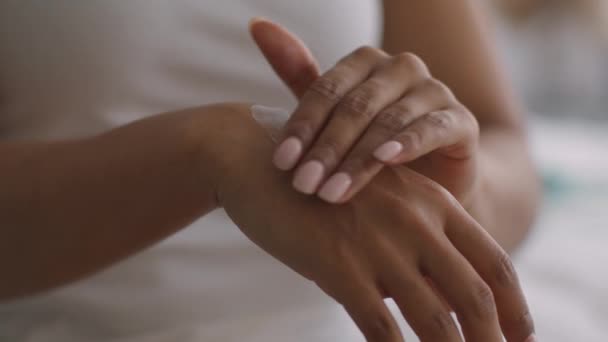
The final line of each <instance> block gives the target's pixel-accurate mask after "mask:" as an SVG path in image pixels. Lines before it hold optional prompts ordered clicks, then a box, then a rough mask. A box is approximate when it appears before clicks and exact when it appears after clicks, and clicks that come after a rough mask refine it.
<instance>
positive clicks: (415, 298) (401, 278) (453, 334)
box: [382, 259, 462, 342]
mask: <svg viewBox="0 0 608 342" xmlns="http://www.w3.org/2000/svg"><path fill="white" fill-rule="evenodd" d="M387 260H391V259H387ZM386 264H387V268H388V272H386V273H387V274H386V276H385V277H384V279H383V281H382V285H383V287H384V288H385V289H386V290H387V291H388V293H389V295H390V296H391V297H392V298H393V299H394V300H395V303H396V304H397V306H398V307H399V309H400V310H401V313H402V314H403V317H404V318H405V319H406V320H407V322H408V323H409V324H410V326H411V328H412V329H413V330H414V332H415V333H416V335H418V337H419V338H420V340H421V341H446V342H452V341H462V339H461V337H460V332H459V331H458V328H457V327H456V324H455V323H454V320H453V319H452V316H451V315H450V312H449V310H448V309H447V307H446V305H444V304H443V303H442V301H441V300H440V298H439V297H438V296H437V295H436V294H435V292H434V291H433V289H432V288H431V287H430V286H429V284H428V283H427V281H426V280H425V279H424V278H423V276H422V275H421V274H420V272H419V271H418V270H414V269H409V268H408V267H407V266H404V265H403V264H397V263H391V262H389V261H387V262H386ZM396 270H398V271H396Z"/></svg>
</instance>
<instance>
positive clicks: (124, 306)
mask: <svg viewBox="0 0 608 342" xmlns="http://www.w3.org/2000/svg"><path fill="white" fill-rule="evenodd" d="M296 4H297V5H296ZM379 7H380V3H379V2H378V0H356V1H352V0H332V1H325V0H307V1H298V2H295V1H281V0H256V1H251V0H231V1H211V0H86V1H74V0H54V1H52V2H47V1H36V0H2V1H1V2H0V139H2V140H9V139H10V140H19V139H37V140H41V139H42V140H50V139H58V138H69V137H78V136H86V135H90V134H95V133H98V132H101V131H105V130H108V129H111V128H113V127H116V126H119V125H124V124H126V123H128V122H130V121H133V120H137V119H141V118H144V117H146V116H149V115H153V114H156V113H161V112H165V111H169V110H174V109H179V108H185V107H190V106H198V105H201V104H205V103H212V102H222V101H248V102H254V103H259V104H264V105H270V106H283V107H288V108H289V107H291V106H293V100H290V99H291V96H290V95H289V93H288V91H287V90H286V89H285V87H284V86H283V85H282V84H281V83H280V82H279V81H278V79H277V78H276V76H275V75H274V74H273V73H272V71H271V69H270V68H269V67H268V66H267V65H266V63H265V61H264V60H263V58H262V57H261V55H260V53H259V52H258V51H257V50H256V48H255V46H254V44H253V43H252V42H251V40H250V38H249V36H248V32H247V24H248V21H249V19H250V18H251V17H253V16H258V15H261V16H265V17H267V18H271V19H273V20H276V21H278V22H279V23H283V24H285V25H286V26H287V27H289V28H290V29H291V30H293V31H294V32H295V33H296V34H298V35H299V36H300V37H302V39H303V40H304V41H305V42H306V43H308V44H309V45H310V47H311V49H312V51H313V52H314V54H315V55H316V56H317V57H318V58H319V60H320V64H321V66H322V67H323V68H327V67H329V66H330V65H331V64H333V63H334V62H335V61H336V60H337V59H338V58H340V57H342V56H343V55H345V54H347V53H348V52H350V51H351V50H353V49H354V48H356V47H357V46H360V45H363V44H372V45H377V43H378V41H379V35H380V23H381V18H380V10H379V9H380V8H379ZM358 340H361V336H360V334H359V333H358V332H357V330H356V329H355V327H354V325H353V324H352V323H351V322H350V320H349V319H348V317H347V315H346V314H345V313H344V312H343V310H342V309H341V308H340V307H339V306H338V305H336V304H335V303H334V302H333V301H332V300H331V299H329V298H328V297H327V296H325V295H324V294H323V293H322V292H321V291H320V290H319V289H317V288H316V287H315V286H314V285H313V284H311V283H309V282H307V281H306V280H304V279H303V278H302V277H300V276H299V275H297V274H295V273H294V272H292V271H291V270H289V269H288V268H287V267H285V266H283V265H282V264H280V263H279V262H277V261H275V260H274V259H273V258H271V257H270V256H268V255H266V254H265V253H264V252H262V251H261V250H260V249H259V248H257V247H256V246H255V245H254V244H252V243H251V242H250V241H248V240H247V239H246V238H245V237H244V236H243V234H241V233H240V231H239V230H238V228H236V227H235V226H234V225H233V224H232V223H231V222H230V221H229V219H228V218H227V217H226V216H225V215H224V213H223V212H222V211H217V212H215V213H212V214H211V215H208V216H207V217H205V218H203V219H201V220H199V221H198V222H196V223H195V224H193V225H192V226H191V227H189V228H187V229H185V230H184V231H182V232H180V233H178V234H176V235H174V236H173V237H171V238H169V239H168V240H166V241H164V242H162V243H160V244H158V245H156V246H155V247H152V248H150V249H148V250H146V251H144V252H141V253H139V254H137V255H135V256H133V257H131V258H129V259H128V260H126V261H123V262H121V263H119V264H117V265H114V266H113V267H111V268H109V269H107V270H105V271H103V272H101V273H99V274H97V275H95V276H92V277H90V278H88V279H85V280H82V281H80V282H77V283H74V284H71V285H69V286H66V287H63V288H61V289H57V290H54V291H51V292H48V293H44V294H41V295H38V296H35V297H31V298H27V299H24V300H18V301H14V302H9V303H2V304H0V341H27V342H39V341H40V342H82V341H113V342H140V341H141V342H143V341H146V342H156V341H159V342H160V341H162V342H168V341H180V342H190V341H197V342H201V341H249V342H252V341H260V342H261V341H358Z"/></svg>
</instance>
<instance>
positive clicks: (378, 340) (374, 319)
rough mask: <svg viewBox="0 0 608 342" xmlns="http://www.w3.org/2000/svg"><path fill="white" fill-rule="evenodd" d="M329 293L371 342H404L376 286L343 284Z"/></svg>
mask: <svg viewBox="0 0 608 342" xmlns="http://www.w3.org/2000/svg"><path fill="white" fill-rule="evenodd" d="M339 286H340V288H339V289H334V290H333V291H327V290H326V292H328V293H329V294H330V295H331V296H332V297H334V298H335V299H336V300H337V301H338V302H339V303H340V304H342V306H343V307H344V309H345V310H346V312H347V313H348V315H349V316H350V317H351V318H352V319H353V321H354V322H355V324H356V325H357V326H358V327H359V329H360V330H361V332H362V333H363V335H364V336H365V338H366V340H367V341H368V342H403V337H402V335H401V331H400V329H399V326H398V325H397V323H396V322H395V319H394V318H393V316H392V314H391V312H390V311H389V310H388V308H387V307H386V305H385V304H384V300H383V298H382V296H381V295H380V292H379V291H378V289H377V288H376V287H375V286H374V285H366V284H364V283H361V282H360V281H356V280H355V281H343V282H341V283H340V285H339Z"/></svg>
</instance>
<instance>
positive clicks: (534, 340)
mask: <svg viewBox="0 0 608 342" xmlns="http://www.w3.org/2000/svg"><path fill="white" fill-rule="evenodd" d="M526 342H538V339H537V338H536V335H534V334H532V335H530V337H528V339H527V340H526Z"/></svg>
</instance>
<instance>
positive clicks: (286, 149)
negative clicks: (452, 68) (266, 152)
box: [273, 137, 302, 171]
mask: <svg viewBox="0 0 608 342" xmlns="http://www.w3.org/2000/svg"><path fill="white" fill-rule="evenodd" d="M301 154H302V142H301V141H300V139H298V138H296V137H291V138H288V139H287V140H285V141H283V143H282V144H281V145H280V146H279V148H277V151H276V152H275V154H274V158H273V163H274V165H275V166H276V167H277V168H279V169H280V170H283V171H287V170H291V168H293V167H294V166H295V165H296V163H297V162H298V159H300V155H301Z"/></svg>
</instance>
